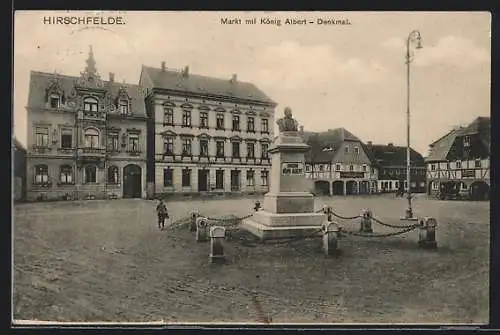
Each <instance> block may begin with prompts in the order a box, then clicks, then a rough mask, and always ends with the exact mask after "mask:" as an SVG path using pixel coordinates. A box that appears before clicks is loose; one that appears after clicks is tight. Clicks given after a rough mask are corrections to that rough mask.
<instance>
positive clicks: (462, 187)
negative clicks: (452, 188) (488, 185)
mask: <svg viewBox="0 0 500 335" xmlns="http://www.w3.org/2000/svg"><path fill="white" fill-rule="evenodd" d="M460 188H461V189H462V190H464V191H466V190H467V184H466V183H461V184H460Z"/></svg>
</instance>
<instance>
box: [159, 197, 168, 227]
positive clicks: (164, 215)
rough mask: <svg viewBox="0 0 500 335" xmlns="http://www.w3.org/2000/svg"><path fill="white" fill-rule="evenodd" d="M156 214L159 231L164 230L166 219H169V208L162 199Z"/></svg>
mask: <svg viewBox="0 0 500 335" xmlns="http://www.w3.org/2000/svg"><path fill="white" fill-rule="evenodd" d="M156 213H157V214H158V229H161V230H163V229H164V228H165V219H168V211H167V206H165V203H164V202H163V199H160V202H159V203H158V206H156Z"/></svg>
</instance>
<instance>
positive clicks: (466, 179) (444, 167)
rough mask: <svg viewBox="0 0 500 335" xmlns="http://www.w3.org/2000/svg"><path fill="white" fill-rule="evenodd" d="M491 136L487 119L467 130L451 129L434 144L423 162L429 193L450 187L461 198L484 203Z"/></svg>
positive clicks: (487, 187)
mask: <svg viewBox="0 0 500 335" xmlns="http://www.w3.org/2000/svg"><path fill="white" fill-rule="evenodd" d="M490 134H491V123H490V118H488V117H478V118H476V119H475V120H474V121H473V122H472V123H471V124H469V125H468V126H466V127H460V128H456V129H453V130H451V131H450V132H448V133H447V134H446V135H444V136H443V137H441V138H440V139H438V140H437V141H435V142H433V143H432V144H431V145H430V150H429V155H428V157H427V158H426V160H425V161H426V164H427V181H428V184H427V185H428V186H427V188H428V193H429V194H437V193H439V192H441V191H442V189H444V188H447V187H448V186H449V185H451V186H453V188H455V189H456V191H457V192H458V193H459V194H460V195H462V196H467V197H470V198H472V199H487V198H488V197H489V189H490ZM447 185H448V186H447ZM448 188H449V187H448Z"/></svg>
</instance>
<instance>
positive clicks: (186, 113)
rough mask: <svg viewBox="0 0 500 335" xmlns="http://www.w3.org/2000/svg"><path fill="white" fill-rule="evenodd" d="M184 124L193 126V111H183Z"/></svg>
mask: <svg viewBox="0 0 500 335" xmlns="http://www.w3.org/2000/svg"><path fill="white" fill-rule="evenodd" d="M182 125H183V126H184V127H191V112H190V111H182Z"/></svg>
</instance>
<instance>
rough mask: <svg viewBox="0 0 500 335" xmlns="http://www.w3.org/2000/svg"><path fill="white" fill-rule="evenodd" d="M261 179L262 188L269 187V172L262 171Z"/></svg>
mask: <svg viewBox="0 0 500 335" xmlns="http://www.w3.org/2000/svg"><path fill="white" fill-rule="evenodd" d="M260 179H261V181H262V186H268V185H269V171H266V170H264V171H261V172H260Z"/></svg>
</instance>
